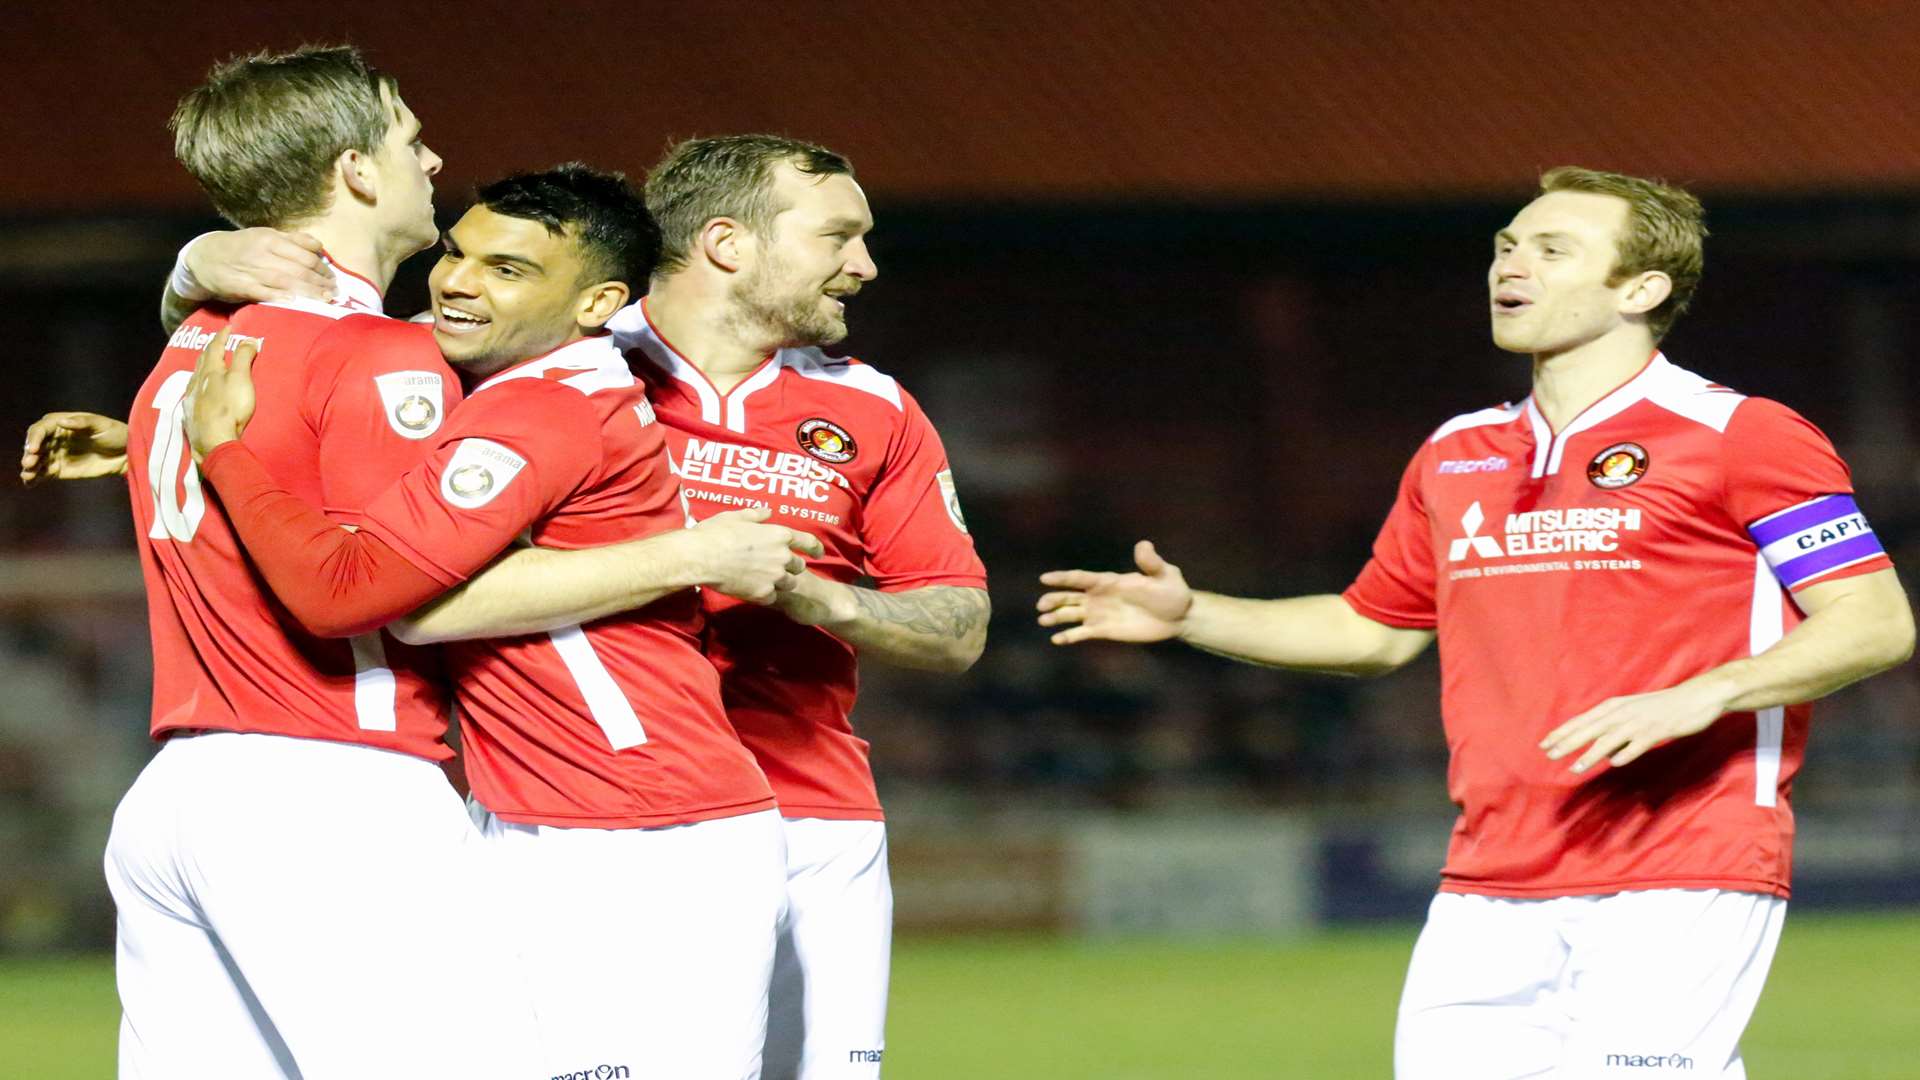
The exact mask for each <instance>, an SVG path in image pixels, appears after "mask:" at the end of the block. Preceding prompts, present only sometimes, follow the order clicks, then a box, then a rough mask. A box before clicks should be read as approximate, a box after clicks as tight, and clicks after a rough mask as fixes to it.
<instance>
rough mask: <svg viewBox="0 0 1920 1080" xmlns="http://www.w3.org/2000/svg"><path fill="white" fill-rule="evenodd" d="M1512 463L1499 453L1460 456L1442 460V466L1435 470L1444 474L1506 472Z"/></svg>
mask: <svg viewBox="0 0 1920 1080" xmlns="http://www.w3.org/2000/svg"><path fill="white" fill-rule="evenodd" d="M1511 464H1512V462H1509V461H1508V460H1507V459H1506V458H1503V457H1500V456H1499V455H1497V454H1495V455H1493V456H1490V457H1483V458H1469V459H1466V460H1462V459H1460V458H1448V459H1447V460H1445V461H1442V462H1441V463H1440V467H1439V468H1438V469H1435V470H1434V471H1435V472H1438V473H1443V474H1444V473H1476V472H1505V471H1507V468H1508V467H1509V466H1510V465H1511Z"/></svg>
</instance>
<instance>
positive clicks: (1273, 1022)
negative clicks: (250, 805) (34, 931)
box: [0, 913, 1920, 1080]
mask: <svg viewBox="0 0 1920 1080" xmlns="http://www.w3.org/2000/svg"><path fill="white" fill-rule="evenodd" d="M1414 931H1415V928H1414V927H1412V926H1398V927H1390V928H1385V929H1381V930H1367V931H1339V932H1335V933H1331V934H1328V935H1325V936H1323V937H1319V938H1316V939H1313V940H1311V941H1306V942H1300V943H1292V944H1274V943H1266V942H1258V943H1256V942H1245V941H1233V942H1215V943H1191V942H1165V941H1138V942H1098V943H1088V942H1073V941H1052V940H1037V939H1025V938H997V939H980V938H956V939H953V940H924V939H921V940H908V941H903V942H901V943H900V944H899V947H898V949H897V955H896V959H895V964H894V983H893V986H894V992H893V1014H892V1019H891V1023H890V1025H889V1028H888V1038H887V1042H888V1048H887V1065H886V1071H887V1075H888V1076H890V1077H895V1078H898V1080H950V1078H951V1080H960V1078H967V1080H980V1078H984V1077H1007V1078H1024V1077H1034V1078H1043V1077H1044V1078H1049V1080H1052V1078H1078V1077H1088V1078H1096V1077H1097V1078H1099V1080H1162V1078H1164V1080H1242V1078H1246V1080H1252V1078H1255V1077H1258V1078H1262V1080H1271V1078H1296V1077H1297V1078H1302V1080H1347V1078H1354V1080H1385V1078H1386V1077H1388V1075H1389V1073H1390V1062H1391V1056H1390V1051H1389V1039H1390V1036H1391V1033H1392V1026H1393V1005H1394V1000H1395V998H1396V996H1397V995H1398V993H1399V986H1400V976H1401V970H1402V967H1403V966H1404V965H1405V963H1406V959H1407V954H1408V952H1409V951H1410V950H1411V949H1412V946H1413V935H1414ZM115 1022H116V1005H115V1002H114V996H113V975H112V962H111V959H110V958H108V957H104V956H86V957H78V958H71V959H61V960H34V961H19V960H7V961H0V1077H8V1078H12V1077H20V1078H22V1080H25V1078H29V1077H31V1078H34V1080H105V1078H107V1077H111V1076H112V1075H113V1044H114V1030H115ZM1745 1047H1746V1057H1747V1065H1748V1074H1749V1076H1751V1077H1752V1078H1753V1080H1920V914H1910V913H1902V914H1885V915H1853V916H1845V917H1836V916H1825V915H1805V916H1790V917H1789V918H1788V921H1787V930H1786V935H1785V937H1784V938H1783V940H1782V943H1781V946H1780V954H1779V957H1778V959H1777V960H1776V961H1775V963H1774V968H1773V976H1772V978H1771V979H1770V980H1769V983H1768V987H1767V992H1766V995H1765V996H1764V997H1763V998H1762V999H1761V1001H1760V1009H1759V1012H1758V1013H1757V1014H1756V1015H1755V1017H1754V1021H1753V1025H1752V1027H1750V1028H1749V1029H1748V1033H1747V1038H1746V1042H1745ZM210 1080H214V1078H210Z"/></svg>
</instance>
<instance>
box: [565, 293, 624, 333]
mask: <svg viewBox="0 0 1920 1080" xmlns="http://www.w3.org/2000/svg"><path fill="white" fill-rule="evenodd" d="M632 298H633V290H631V289H629V288H627V283H626V282H624V281H603V282H601V283H600V284H598V285H589V286H587V287H586V288H584V289H582V290H580V302H579V305H578V306H577V307H576V308H575V309H574V313H573V318H574V321H575V322H577V323H579V324H580V325H581V326H584V327H586V328H587V329H589V330H598V329H600V328H601V327H602V326H605V325H606V323H607V320H608V319H611V318H613V313H614V312H616V311H619V310H620V309H621V308H623V307H626V306H627V301H628V300H630V299H632Z"/></svg>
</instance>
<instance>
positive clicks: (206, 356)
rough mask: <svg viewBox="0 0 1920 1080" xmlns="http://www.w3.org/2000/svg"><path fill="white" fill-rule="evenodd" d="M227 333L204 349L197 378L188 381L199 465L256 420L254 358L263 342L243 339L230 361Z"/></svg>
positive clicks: (190, 432)
mask: <svg viewBox="0 0 1920 1080" xmlns="http://www.w3.org/2000/svg"><path fill="white" fill-rule="evenodd" d="M227 333H228V331H227V330H225V329H223V330H221V331H220V332H219V333H218V334H215V335H214V336H213V340H212V341H209V342H207V347H206V348H204V349H201V350H200V359H199V360H197V361H195V362H194V365H193V378H192V379H190V380H188V382H187V395H186V405H187V407H186V410H185V413H184V419H185V421H186V428H187V444H188V445H189V446H191V447H192V449H193V461H194V464H196V465H198V464H200V463H202V462H204V461H206V459H207V455H208V454H211V453H213V450H214V448H215V447H217V446H219V445H221V444H222V443H230V442H232V441H233V440H235V439H238V438H239V437H240V433H241V432H242V431H245V430H246V428H247V421H249V420H251V419H253V406H254V398H253V357H254V353H256V352H258V351H259V343H258V342H256V341H255V340H253V339H252V338H242V339H240V340H239V341H238V342H236V343H235V344H234V346H233V358H232V360H231V361H229V360H228V358H227V355H226V354H227Z"/></svg>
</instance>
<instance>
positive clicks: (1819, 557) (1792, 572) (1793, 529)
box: [1747, 495, 1886, 589]
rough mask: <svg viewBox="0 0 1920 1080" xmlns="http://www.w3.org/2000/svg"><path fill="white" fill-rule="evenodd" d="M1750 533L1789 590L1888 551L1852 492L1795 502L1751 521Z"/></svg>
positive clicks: (1776, 574) (1776, 575) (1769, 564)
mask: <svg viewBox="0 0 1920 1080" xmlns="http://www.w3.org/2000/svg"><path fill="white" fill-rule="evenodd" d="M1747 533H1748V535H1750V536H1752V537H1753V542H1754V543H1755V544H1758V545H1759V546H1760V554H1761V555H1762V556H1764V557H1765V558H1766V560H1767V565H1768V566H1771V567H1772V568H1773V574H1774V576H1775V577H1777V578H1779V579H1780V584H1782V585H1784V586H1786V587H1787V588H1789V589H1791V588H1794V587H1795V586H1798V585H1800V584H1802V583H1804V582H1808V581H1811V580H1813V579H1814V578H1817V577H1820V576H1822V575H1824V574H1830V573H1832V572H1833V571H1835V570H1841V569H1844V568H1846V567H1849V566H1853V565H1854V564H1856V563H1862V562H1866V561H1867V560H1869V559H1873V558H1877V557H1879V556H1881V555H1884V554H1886V549H1885V548H1884V547H1882V546H1881V544H1880V538H1879V536H1877V535H1875V533H1874V531H1873V526H1871V525H1869V524H1867V519H1866V515H1864V514H1862V513H1861V512H1860V507H1859V506H1858V505H1857V504H1856V503H1855V502H1854V501H1853V496H1851V495H1822V496H1820V497H1818V498H1814V499H1809V500H1807V501H1806V502H1803V503H1799V504H1797V505H1794V506H1789V507H1787V508H1786V509H1785V510H1781V511H1779V512H1777V513H1773V514H1769V515H1767V516H1766V517H1763V518H1761V519H1760V520H1758V521H1756V522H1754V523H1753V524H1751V525H1749V526H1747Z"/></svg>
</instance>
